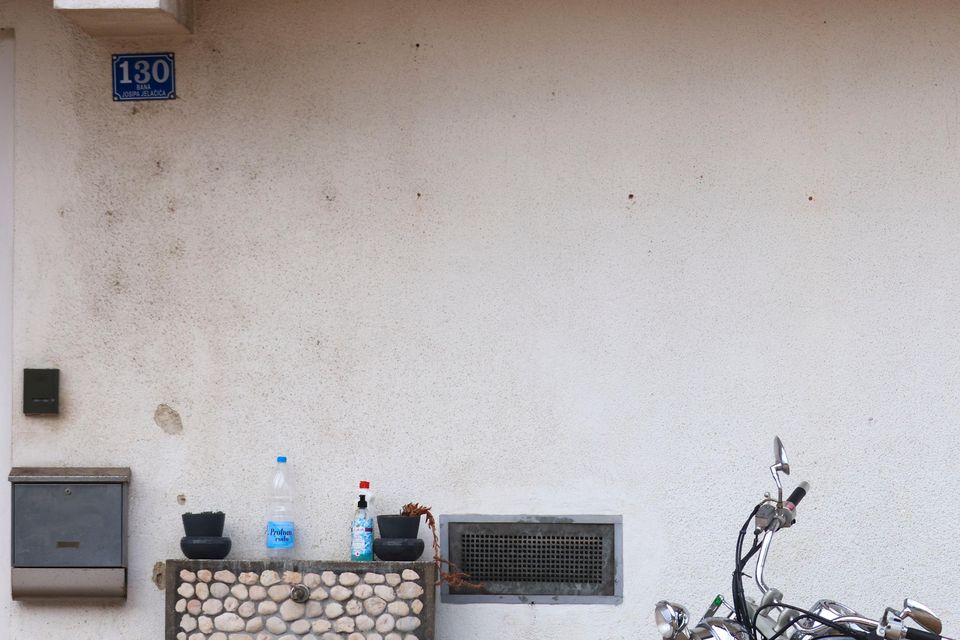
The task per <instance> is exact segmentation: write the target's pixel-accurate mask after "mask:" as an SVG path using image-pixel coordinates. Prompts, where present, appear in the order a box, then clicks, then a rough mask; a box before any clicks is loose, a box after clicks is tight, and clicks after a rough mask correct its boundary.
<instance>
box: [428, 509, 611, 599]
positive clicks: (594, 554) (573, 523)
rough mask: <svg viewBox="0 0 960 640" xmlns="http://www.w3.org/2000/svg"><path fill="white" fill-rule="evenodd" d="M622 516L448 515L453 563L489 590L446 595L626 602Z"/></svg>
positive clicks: (444, 520)
mask: <svg viewBox="0 0 960 640" xmlns="http://www.w3.org/2000/svg"><path fill="white" fill-rule="evenodd" d="M620 527H621V520H620V517H619V516H441V518H440V529H441V538H442V542H443V545H444V550H445V552H446V553H447V557H448V558H449V560H450V562H451V563H453V564H454V565H456V566H457V567H459V568H460V570H462V571H463V572H465V573H467V574H469V575H470V578H469V580H470V581H471V582H474V583H480V584H481V585H482V589H479V590H478V589H473V588H469V587H454V588H450V587H448V586H446V585H445V586H444V588H443V590H442V592H441V598H442V599H443V601H445V602H524V603H537V602H541V603H560V602H567V603H576V602H582V603H587V602H619V601H620V599H621V598H620V596H621V591H620V579H619V574H620V564H621V562H620V561H621V559H620V544H619V538H620V533H619V532H620Z"/></svg>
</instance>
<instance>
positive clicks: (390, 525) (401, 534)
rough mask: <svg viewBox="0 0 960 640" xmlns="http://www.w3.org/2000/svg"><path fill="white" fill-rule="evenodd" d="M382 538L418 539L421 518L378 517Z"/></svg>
mask: <svg viewBox="0 0 960 640" xmlns="http://www.w3.org/2000/svg"><path fill="white" fill-rule="evenodd" d="M377 526H378V527H379V528H380V537H381V538H407V539H409V538H416V537H417V532H419V531H420V516H401V515H385V516H377Z"/></svg>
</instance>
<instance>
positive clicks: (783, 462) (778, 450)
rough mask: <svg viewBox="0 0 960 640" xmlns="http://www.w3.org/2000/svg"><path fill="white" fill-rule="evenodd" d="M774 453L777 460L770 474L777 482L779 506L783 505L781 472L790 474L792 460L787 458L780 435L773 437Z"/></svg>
mask: <svg viewBox="0 0 960 640" xmlns="http://www.w3.org/2000/svg"><path fill="white" fill-rule="evenodd" d="M773 455H774V458H775V459H776V462H775V463H774V464H773V466H771V467H770V475H772V476H773V481H774V482H776V483H777V507H778V508H779V507H781V506H782V505H783V483H782V482H780V472H781V471H782V472H783V473H784V474H786V475H790V461H789V460H788V459H787V450H786V449H785V448H784V447H783V442H782V441H781V440H780V436H776V437H775V438H774V439H773Z"/></svg>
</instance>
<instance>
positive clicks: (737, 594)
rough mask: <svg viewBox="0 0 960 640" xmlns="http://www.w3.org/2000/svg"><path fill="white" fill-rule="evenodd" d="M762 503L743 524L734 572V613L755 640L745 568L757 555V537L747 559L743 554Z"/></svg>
mask: <svg viewBox="0 0 960 640" xmlns="http://www.w3.org/2000/svg"><path fill="white" fill-rule="evenodd" d="M762 504H763V503H762V502H761V503H760V504H758V505H757V506H755V507H754V508H753V511H751V512H750V515H749V516H748V517H747V519H746V521H745V522H744V523H743V526H742V527H740V535H738V536H737V553H736V563H735V565H734V570H733V586H732V588H731V591H732V592H733V612H734V614H736V616H737V622H739V623H740V624H741V625H743V628H744V629H746V631H747V634H748V635H749V637H751V638H755V634H754V632H753V624H752V621H751V620H750V613H749V611H748V610H747V596H746V593H745V592H744V590H743V567H744V565H745V564H746V563H747V561H748V560H750V557H751V556H753V554H754V553H756V551H757V548H758V546H759V545H758V544H757V541H756V536H754V541H753V547H752V548H751V549H750V552H749V553H748V554H747V555H746V557H742V554H743V539H744V538H745V537H746V536H747V529H748V528H749V527H750V521H751V520H753V516H755V515H757V511H758V510H759V509H760V505H762Z"/></svg>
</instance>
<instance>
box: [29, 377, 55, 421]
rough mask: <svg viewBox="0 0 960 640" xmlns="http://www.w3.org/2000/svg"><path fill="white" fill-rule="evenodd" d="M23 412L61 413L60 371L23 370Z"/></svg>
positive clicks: (33, 413) (34, 413)
mask: <svg viewBox="0 0 960 640" xmlns="http://www.w3.org/2000/svg"><path fill="white" fill-rule="evenodd" d="M23 412H24V413H25V414H27V415H28V416H29V415H36V414H44V413H59V412H60V369H24V370H23Z"/></svg>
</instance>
